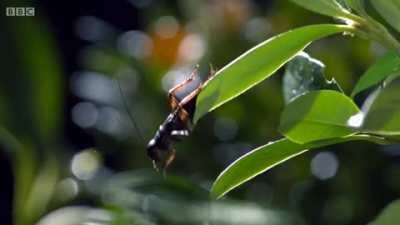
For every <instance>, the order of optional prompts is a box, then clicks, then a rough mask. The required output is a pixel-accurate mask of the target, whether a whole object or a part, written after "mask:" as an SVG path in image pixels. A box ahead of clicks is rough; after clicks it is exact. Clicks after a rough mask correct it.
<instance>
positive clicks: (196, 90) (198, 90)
mask: <svg viewBox="0 0 400 225" xmlns="http://www.w3.org/2000/svg"><path fill="white" fill-rule="evenodd" d="M202 88H203V85H202V84H200V86H199V87H198V88H196V89H195V90H194V91H192V92H191V93H190V94H188V95H187V96H186V97H184V98H183V99H182V101H180V102H179V105H178V107H183V106H184V105H185V104H186V103H188V102H189V101H190V100H191V99H192V98H194V97H195V96H196V95H198V94H199V93H200V91H201V89H202Z"/></svg>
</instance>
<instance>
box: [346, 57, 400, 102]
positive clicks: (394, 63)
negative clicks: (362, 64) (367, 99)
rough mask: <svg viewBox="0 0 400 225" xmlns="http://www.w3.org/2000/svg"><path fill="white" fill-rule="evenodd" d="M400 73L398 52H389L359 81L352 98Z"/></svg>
mask: <svg viewBox="0 0 400 225" xmlns="http://www.w3.org/2000/svg"><path fill="white" fill-rule="evenodd" d="M396 73H400V57H399V55H398V54H397V53H396V52H389V53H387V54H386V55H385V56H383V57H382V58H380V59H378V60H377V61H376V62H375V63H374V64H373V65H372V66H371V67H370V68H369V69H368V70H367V71H366V72H365V73H364V74H363V75H362V77H361V78H360V79H359V80H358V82H357V84H356V86H355V87H354V90H353V92H352V96H355V95H357V94H358V93H360V92H361V91H364V90H366V89H368V88H370V87H372V86H374V85H376V84H378V83H380V82H382V81H383V80H385V78H387V77H389V76H390V75H393V74H396Z"/></svg>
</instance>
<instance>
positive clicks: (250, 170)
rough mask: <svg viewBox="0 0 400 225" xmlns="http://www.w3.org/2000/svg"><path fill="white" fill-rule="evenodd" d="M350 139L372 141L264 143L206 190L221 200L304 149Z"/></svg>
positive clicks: (357, 136) (368, 137) (286, 140)
mask: <svg viewBox="0 0 400 225" xmlns="http://www.w3.org/2000/svg"><path fill="white" fill-rule="evenodd" d="M354 140H368V141H371V140H372V139H371V137H370V136H366V135H354V136H348V137H345V138H336V139H331V140H326V141H319V142H313V143H308V144H303V145H302V144H297V143H294V142H292V141H290V140H288V139H286V138H284V139H281V140H278V141H275V142H271V143H268V144H266V145H263V146H261V147H259V148H256V149H254V150H252V151H251V152H249V153H247V154H245V155H243V156H242V157H240V158H239V159H237V160H236V161H234V162H233V163H232V164H231V165H229V167H227V168H226V169H225V170H224V171H223V172H222V173H221V174H220V175H219V176H218V178H217V179H216V180H215V181H214V183H213V186H212V188H211V191H210V192H211V196H212V197H214V198H221V197H222V196H224V195H225V194H226V193H228V192H229V191H230V190H233V189H234V188H236V187H238V186H239V185H241V184H243V183H245V182H247V181H249V180H251V179H252V178H254V177H255V176H257V175H259V174H261V173H264V172H266V171H267V170H269V169H271V168H273V167H275V166H277V165H279V164H281V163H283V162H285V161H286V160H289V159H291V158H293V157H295V156H298V155H300V154H302V153H304V152H306V151H308V149H313V148H319V147H323V146H328V145H332V144H337V143H342V142H347V141H354Z"/></svg>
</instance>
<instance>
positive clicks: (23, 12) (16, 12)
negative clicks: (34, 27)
mask: <svg viewBox="0 0 400 225" xmlns="http://www.w3.org/2000/svg"><path fill="white" fill-rule="evenodd" d="M6 16H35V8H34V7H6Z"/></svg>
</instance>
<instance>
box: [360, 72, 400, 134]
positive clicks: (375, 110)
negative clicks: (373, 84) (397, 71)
mask: <svg viewBox="0 0 400 225" xmlns="http://www.w3.org/2000/svg"><path fill="white" fill-rule="evenodd" d="M374 95H375V96H374V99H373V100H372V103H369V102H367V103H366V104H367V106H364V107H363V108H365V110H364V111H365V114H366V116H365V119H364V124H363V126H362V130H363V131H367V132H371V133H374V134H379V135H387V136H392V135H393V136H399V135H400V79H397V80H395V81H393V82H391V83H389V84H388V85H387V86H386V87H384V88H382V89H380V90H379V91H377V92H376V93H374Z"/></svg>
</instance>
